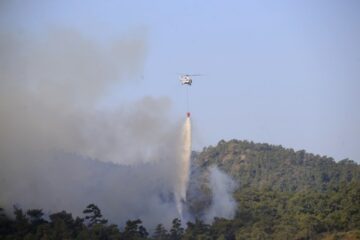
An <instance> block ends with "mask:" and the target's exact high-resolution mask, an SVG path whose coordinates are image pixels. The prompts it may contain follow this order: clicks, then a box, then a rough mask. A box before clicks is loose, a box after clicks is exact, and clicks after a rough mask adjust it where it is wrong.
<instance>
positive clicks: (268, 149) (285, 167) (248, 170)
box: [194, 140, 360, 191]
mask: <svg viewBox="0 0 360 240" xmlns="http://www.w3.org/2000/svg"><path fill="white" fill-rule="evenodd" d="M194 162H195V165H197V166H200V167H205V168H206V167H207V166H210V165H212V164H216V165H217V166H219V167H220V168H221V169H222V170H224V171H225V172H227V173H228V174H230V175H231V176H232V177H233V178H234V179H236V180H237V182H238V184H239V187H240V188H241V189H242V188H247V187H251V188H257V189H262V188H271V189H273V190H279V191H300V190H304V189H312V190H320V191H325V190H327V189H328V188H329V187H337V186H338V185H339V184H340V183H350V182H358V181H360V165H358V164H357V163H355V162H354V161H351V160H348V159H345V160H342V161H340V162H335V161H334V159H333V158H330V157H326V156H319V155H314V154H311V153H307V152H305V151H304V150H300V151H294V150H293V149H286V148H283V147H282V146H275V145H269V144H266V143H261V144H260V143H253V142H248V141H239V140H231V141H228V142H225V141H223V140H222V141H220V142H219V143H218V145H217V146H215V147H208V148H204V149H203V151H202V152H201V153H198V154H195V157H194Z"/></svg>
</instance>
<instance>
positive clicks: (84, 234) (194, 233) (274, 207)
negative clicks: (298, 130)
mask: <svg viewBox="0 0 360 240" xmlns="http://www.w3.org/2000/svg"><path fill="white" fill-rule="evenodd" d="M193 162H194V169H193V176H192V178H193V179H197V180H199V179H200V180H202V181H203V182H202V186H201V187H200V188H198V189H197V191H198V196H200V197H197V198H192V199H190V202H189V209H190V210H191V211H192V212H193V214H194V215H195V216H196V217H197V220H195V221H194V222H188V223H186V224H184V225H182V223H181V222H180V220H179V219H174V220H173V222H172V227H171V228H170V229H166V228H165V227H164V226H163V225H161V224H159V225H158V226H157V227H156V229H150V230H151V234H149V232H148V231H147V229H145V227H144V226H142V222H141V220H139V219H137V220H132V221H130V220H129V221H128V222H127V223H126V226H125V227H124V228H123V229H121V230H120V229H119V228H118V226H116V225H113V224H109V223H108V222H107V220H106V219H105V218H103V216H102V214H101V211H100V209H99V208H98V207H97V206H96V205H94V204H90V205H89V206H87V208H86V209H85V210H84V212H83V213H84V217H82V218H80V217H76V218H73V217H72V215H71V214H70V213H67V212H64V211H63V212H59V213H55V214H51V215H50V216H48V217H44V214H43V212H42V211H41V210H39V209H30V210H28V211H26V212H23V211H22V210H21V209H18V208H16V207H15V208H14V215H15V219H10V218H8V217H7V216H6V215H5V214H4V211H3V210H2V209H0V239H130V240H131V239H159V240H160V239H162V240H165V239H327V240H330V239H360V166H359V165H358V164H356V163H355V162H353V161H351V160H348V159H346V160H342V161H340V162H335V161H334V160H333V159H332V158H329V157H324V156H318V155H313V154H309V153H306V152H305V151H294V150H292V149H285V148H283V147H281V146H273V145H268V144H255V143H252V142H248V141H236V140H232V141H229V142H225V141H220V142H219V144H218V145H217V146H216V147H208V148H205V149H204V150H203V151H202V152H201V153H194V159H193ZM211 165H217V166H219V167H220V168H221V169H222V170H223V171H225V172H227V173H228V174H229V175H231V176H232V177H233V179H234V180H235V181H236V182H237V184H238V187H237V189H236V191H235V193H234V198H235V199H236V201H237V206H238V207H237V210H236V215H235V218H234V219H232V220H228V219H221V218H215V219H214V221H213V223H212V224H210V225H208V224H205V223H204V222H203V221H201V220H200V219H202V214H204V212H206V209H207V208H208V207H209V205H210V204H211V197H210V195H211V192H210V191H209V188H208V187H207V185H206V184H207V183H206V174H207V169H208V167H209V166H211ZM194 174H196V176H194ZM190 186H192V185H191V184H190Z"/></svg>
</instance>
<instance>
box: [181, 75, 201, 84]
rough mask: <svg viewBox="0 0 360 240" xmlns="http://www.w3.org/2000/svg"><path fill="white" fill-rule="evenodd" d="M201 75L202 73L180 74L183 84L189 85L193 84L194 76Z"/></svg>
mask: <svg viewBox="0 0 360 240" xmlns="http://www.w3.org/2000/svg"><path fill="white" fill-rule="evenodd" d="M196 76H201V75H200V74H184V75H180V82H181V84H182V85H189V86H191V84H192V77H196Z"/></svg>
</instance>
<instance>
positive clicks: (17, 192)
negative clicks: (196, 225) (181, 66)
mask: <svg viewBox="0 0 360 240" xmlns="http://www.w3.org/2000/svg"><path fill="white" fill-rule="evenodd" d="M0 34H1V37H0V52H1V53H2V54H1V55H0V79H1V81H0V119H1V120H0V161H1V168H0V176H1V179H0V190H1V191H2V194H1V197H0V204H1V205H2V206H6V207H8V208H9V207H10V206H11V205H12V204H14V203H19V204H20V205H21V206H22V207H25V208H27V207H39V208H44V209H46V210H52V211H56V210H62V209H65V210H68V211H73V212H74V213H75V214H80V213H81V210H82V209H83V208H84V207H85V206H86V204H88V203H89V201H91V202H92V201H94V202H96V200H97V202H96V203H97V204H99V205H100V206H103V207H105V206H106V208H107V209H108V210H106V209H105V208H104V213H105V214H106V213H109V214H110V216H109V215H108V216H109V218H111V217H114V218H113V219H114V220H117V221H122V220H125V219H127V218H130V217H132V216H133V217H139V215H141V214H145V215H146V211H142V213H139V211H140V210H139V209H132V207H131V206H133V208H137V207H138V206H142V205H143V206H144V207H149V208H150V206H149V205H151V209H153V210H154V211H155V210H156V209H157V210H159V208H162V210H164V209H163V208H164V207H166V204H165V205H164V204H160V203H157V202H156V200H152V199H151V197H150V199H147V200H148V202H147V203H145V200H144V199H146V198H141V196H142V194H144V193H148V192H149V189H152V190H154V189H153V188H159V189H157V191H154V192H156V193H158V192H160V190H162V191H164V192H167V191H171V190H172V189H171V186H172V185H173V184H174V183H173V182H172V181H171V179H174V178H173V177H171V176H172V174H171V171H175V169H173V170H172V168H171V161H172V159H173V156H174V155H175V147H176V144H177V135H178V133H177V129H178V128H177V126H176V124H174V123H171V121H170V120H169V119H168V116H167V112H168V110H169V108H170V101H169V99H167V98H157V99H154V98H151V97H144V98H143V99H140V100H138V101H137V102H134V103H131V104H127V105H120V106H119V107H118V108H117V109H113V110H111V111H105V110H97V109H96V104H97V103H98V101H99V100H101V98H102V97H103V95H104V93H105V92H106V90H107V88H109V87H111V85H112V84H115V83H118V82H125V81H126V79H128V78H131V76H132V75H133V74H136V73H137V72H138V71H139V70H141V69H142V65H143V59H144V55H145V52H146V42H145V39H143V38H141V37H139V36H135V37H129V38H128V39H121V40H119V41H116V42H112V43H109V44H103V45H100V44H98V43H96V42H94V41H92V40H91V39H87V38H86V37H84V36H83V35H81V34H80V33H78V32H75V31H72V30H63V29H61V30H59V29H58V30H56V31H51V32H47V33H45V34H40V35H38V36H32V37H29V36H27V37H23V38H20V37H18V36H17V35H15V34H12V33H9V32H6V33H5V32H2V33H0ZM154 110H156V111H154ZM68 153H74V154H75V155H71V154H70V155H69V154H68ZM81 156H85V157H81ZM86 157H90V158H93V159H97V160H100V161H106V162H113V163H119V164H125V165H134V164H137V165H139V164H140V163H144V162H148V163H152V164H156V163H159V162H163V164H156V165H159V166H157V167H156V168H155V167H149V166H146V168H144V167H143V168H137V169H135V170H134V169H133V168H130V169H129V170H128V171H123V170H121V169H118V167H117V166H115V165H113V166H111V168H114V170H111V169H110V167H109V166H108V167H106V165H99V164H93V165H91V164H90V163H88V162H87V161H85V158H86ZM173 161H175V159H174V160H173ZM90 166H92V167H90ZM96 168H105V169H107V170H104V169H103V170H101V169H96ZM145 169H147V171H145ZM100 172H101V173H102V174H100ZM157 176H160V177H157ZM161 178H164V179H161ZM165 179H166V180H165ZM174 181H175V179H174ZM158 182H162V183H166V184H167V185H168V186H161V184H158ZM166 184H165V185H166ZM163 185H164V184H163ZM160 188H161V189H160ZM84 191H87V192H84ZM25 196H26V197H25ZM148 196H149V195H148ZM154 199H155V196H154ZM136 201H140V202H136ZM104 205H105V206H104ZM124 206H126V207H125V209H127V210H126V211H127V212H126V211H125V210H123V209H122V208H123V207H124ZM117 208H118V209H122V210H119V211H115V212H117V215H118V216H116V217H115V216H111V211H114V210H111V209H117ZM147 211H148V212H149V211H152V210H147ZM140 212H141V211H140ZM174 212H176V210H175V211H174ZM113 215H114V214H113ZM148 215H149V216H150V215H151V216H154V213H153V212H150V213H148ZM143 217H144V218H145V219H146V218H150V217H147V216H143ZM156 220H159V219H156V218H155V219H154V221H156Z"/></svg>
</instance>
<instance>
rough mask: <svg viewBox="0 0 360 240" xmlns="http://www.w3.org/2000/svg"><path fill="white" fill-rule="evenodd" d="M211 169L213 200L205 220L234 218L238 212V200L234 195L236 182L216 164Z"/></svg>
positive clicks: (210, 178) (210, 180) (210, 182)
mask: <svg viewBox="0 0 360 240" xmlns="http://www.w3.org/2000/svg"><path fill="white" fill-rule="evenodd" d="M209 171H210V175H209V187H210V189H211V192H212V200H211V206H210V208H209V209H208V210H207V212H206V215H205V221H206V222H212V221H213V220H214V217H219V218H226V219H232V218H233V217H234V216H235V212H236V201H235V199H234V198H233V196H232V194H233V192H234V190H235V187H236V184H235V182H234V180H232V179H231V178H230V177H229V176H228V175H226V174H225V173H224V172H222V171H220V170H219V169H218V168H217V167H215V166H213V167H211V168H210V170H209Z"/></svg>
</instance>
